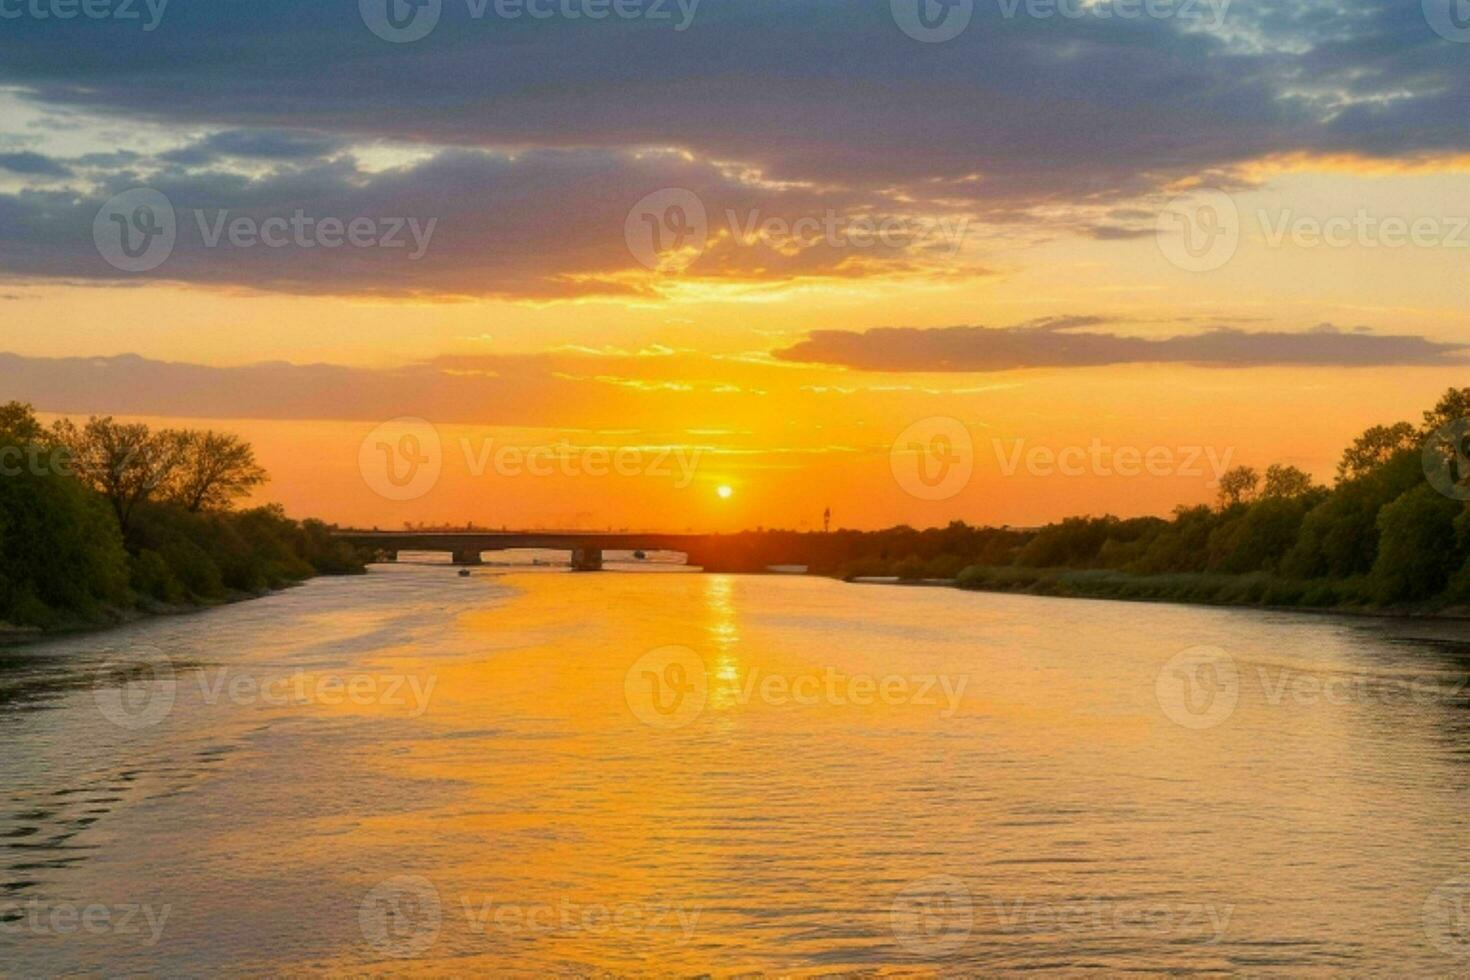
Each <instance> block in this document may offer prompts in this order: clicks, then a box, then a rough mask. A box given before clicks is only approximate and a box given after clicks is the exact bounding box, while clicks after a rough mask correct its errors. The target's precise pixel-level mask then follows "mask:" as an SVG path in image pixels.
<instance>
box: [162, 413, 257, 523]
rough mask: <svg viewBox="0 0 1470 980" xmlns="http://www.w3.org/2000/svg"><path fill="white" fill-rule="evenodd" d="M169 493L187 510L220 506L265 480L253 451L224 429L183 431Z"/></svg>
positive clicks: (244, 493)
mask: <svg viewBox="0 0 1470 980" xmlns="http://www.w3.org/2000/svg"><path fill="white" fill-rule="evenodd" d="M180 449H181V457H180V459H179V463H178V466H177V468H176V470H175V472H174V473H173V475H172V479H171V480H170V483H169V486H168V497H169V499H171V500H174V501H176V502H178V503H180V504H182V505H183V506H184V508H185V509H187V510H190V511H200V510H223V509H226V508H228V507H229V506H230V505H231V504H233V503H234V502H235V500H236V499H238V498H240V497H243V496H245V495H246V494H248V493H250V491H251V490H252V489H253V488H255V487H257V486H259V485H261V484H262V483H264V482H265V481H266V479H267V477H266V473H265V470H263V469H261V467H260V466H259V465H257V464H256V462H255V451H254V450H253V449H251V447H250V444H249V443H248V442H245V441H243V440H242V439H240V437H239V436H235V435H231V434H229V433H225V432H186V433H184V436H183V440H182V444H181V446H180Z"/></svg>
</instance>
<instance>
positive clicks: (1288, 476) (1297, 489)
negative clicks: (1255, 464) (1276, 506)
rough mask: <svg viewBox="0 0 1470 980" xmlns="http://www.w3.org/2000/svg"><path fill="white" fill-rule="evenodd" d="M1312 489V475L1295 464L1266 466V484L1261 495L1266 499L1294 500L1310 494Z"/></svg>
mask: <svg viewBox="0 0 1470 980" xmlns="http://www.w3.org/2000/svg"><path fill="white" fill-rule="evenodd" d="M1312 490H1313V487H1312V478H1311V476H1310V475H1308V474H1307V473H1305V472H1303V471H1302V470H1299V469H1297V468H1296V467H1295V466H1282V465H1281V464H1280V463H1272V464H1271V465H1270V466H1268V467H1266V485H1265V487H1264V488H1263V489H1262V490H1261V497H1262V498H1263V499H1265V500H1275V499H1284V500H1294V499H1295V498H1297V497H1305V496H1307V495H1309V494H1310V493H1311V492H1312Z"/></svg>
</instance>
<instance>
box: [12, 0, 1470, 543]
mask: <svg viewBox="0 0 1470 980" xmlns="http://www.w3.org/2000/svg"><path fill="white" fill-rule="evenodd" d="M390 3H391V4H392V5H393V6H392V8H391V9H389V8H388V6H387V5H388V4H390ZM920 3H922V4H923V5H924V7H923V9H922V10H920V9H917V5H918V4H920ZM1456 3H1458V0H1424V3H1423V4H1422V5H1421V3H1420V2H1419V0H1292V2H1280V3H1277V2H1265V0H1257V2H1251V0H1236V2H1234V3H1226V2H1225V0H1214V2H1211V0H1176V2H1173V3H1168V2H1165V0H1153V2H1151V3H1148V4H1145V3H1144V2H1143V0H1117V2H1084V0H1073V2H1063V3H1062V5H1061V10H1058V9H1057V6H1056V4H1055V3H1038V2H1037V0H1031V2H1026V0H1016V2H1011V0H953V2H952V3H951V4H949V5H944V4H940V3H938V2H936V0H892V2H891V3H890V2H889V0H882V2H872V0H861V2H840V3H839V2H832V0H743V2H731V0H723V2H721V0H703V2H699V3H695V2H693V0H684V2H683V3H682V4H680V3H676V2H674V0H620V2H619V3H618V4H616V5H614V4H612V3H611V0H604V2H602V3H599V2H598V0H556V2H555V3H551V2H540V0H527V2H526V3H508V2H506V0H501V2H500V3H496V2H489V3H488V6H487V5H484V4H480V3H479V2H478V0H418V5H414V4H412V3H409V2H408V0H361V3H357V2H351V0H319V2H300V0H252V2H250V3H225V2H204V0H172V2H171V3H162V0H153V2H152V3H151V4H148V3H143V2H141V0H140V2H138V3H135V4H131V5H130V6H131V7H132V8H133V12H136V13H137V14H138V15H139V16H138V18H137V19H131V18H129V17H126V16H123V11H122V10H120V9H114V8H120V7H121V0H114V2H112V3H111V4H110V5H109V4H108V3H107V2H104V0H96V4H97V8H96V9H97V10H98V11H107V10H111V11H112V14H110V15H108V16H91V17H88V16H77V17H74V18H70V19H61V18H59V17H57V16H54V12H55V11H54V10H53V7H54V5H53V4H52V0H0V275H3V278H4V281H3V282H0V324H3V327H0V352H3V353H0V400H7V399H9V398H20V399H22V400H26V401H30V402H32V403H34V404H35V405H36V407H37V408H38V409H39V410H41V411H42V412H45V413H49V414H50V415H54V414H57V413H65V414H73V415H81V416H85V415H86V414H89V413H106V414H115V415H119V416H129V417H140V418H146V419H148V420H150V421H151V422H154V423H156V424H159V425H201V426H203V425H207V426H211V427H215V428H224V429H230V430H233V431H238V432H240V433H242V434H244V435H246V436H247V437H248V438H250V439H251V440H252V441H253V442H254V443H255V445H256V448H257V451H258V454H259V456H260V459H261V461H262V463H263V464H264V465H265V466H266V467H267V468H268V469H269V470H270V472H271V474H272V480H271V482H270V483H269V484H268V485H267V486H266V487H265V488H263V490H262V491H261V493H260V494H258V496H257V499H259V500H263V501H278V502H281V503H283V504H285V505H286V507H287V509H288V510H289V511H290V512H291V513H292V514H293V515H295V516H320V517H324V518H327V519H330V520H335V521H341V522H344V523H353V524H359V525H379V526H383V527H396V526H398V525H400V524H402V523H403V522H405V521H413V522H421V521H429V522H464V521H475V522H477V523H480V524H488V525H496V526H499V525H502V524H504V525H509V526H512V527H517V526H558V527H570V526H578V527H646V528H667V529H683V528H686V527H688V528H698V529H720V530H729V529H735V528H739V527H746V526H755V525H764V526H768V527H770V526H783V527H808V528H810V527H820V526H821V515H822V510H823V508H825V507H829V506H830V507H831V509H832V511H833V523H834V525H839V526H849V527H877V526H883V525H888V524H893V523H899V522H904V523H909V524H913V525H917V526H925V525H930V524H936V523H944V522H947V521H949V520H952V519H956V518H960V519H965V520H967V521H970V522H971V523H1011V524H1034V523H1039V522H1042V521H1046V520H1051V519H1055V518H1059V517H1062V516H1065V515H1068V514H1074V513H1103V512H1113V513H1119V514H1125V515H1135V514H1144V513H1165V512H1167V511H1168V510H1169V509H1170V508H1172V507H1173V506H1174V505H1175V504H1177V503H1181V502H1200V501H1204V500H1208V499H1211V498H1212V497H1213V494H1214V489H1213V486H1212V479H1213V477H1214V475H1216V472H1217V470H1218V466H1216V465H1215V464H1217V463H1218V464H1220V465H1225V464H1227V463H1228V464H1230V465H1233V464H1239V463H1244V464H1249V465H1255V466H1264V465H1265V464H1268V463H1271V462H1285V463H1291V464H1294V465H1297V466H1300V467H1302V468H1304V469H1307V470H1308V471H1310V472H1312V473H1313V474H1314V475H1316V476H1317V477H1318V478H1319V479H1322V480H1324V481H1325V480H1330V478H1331V475H1332V472H1333V469H1334V465H1335V462H1336V459H1337V456H1338V454H1339V452H1340V450H1341V448H1342V446H1343V445H1344V444H1345V443H1346V442H1347V441H1348V440H1349V439H1351V438H1352V437H1353V436H1354V435H1355V434H1357V433H1358V432H1359V431H1361V430H1362V429H1363V428H1365V427H1366V426H1368V425H1371V424H1375V423H1380V422H1392V421H1396V420H1399V419H1417V418H1418V414H1419V412H1420V411H1421V410H1422V409H1424V408H1425V407H1427V406H1428V405H1429V404H1431V403H1432V402H1433V401H1434V399H1435V398H1436V396H1437V395H1438V394H1439V393H1440V392H1441V391H1442V390H1443V389H1444V388H1446V387H1447V386H1449V385H1451V384H1461V385H1463V384H1465V383H1467V380H1466V379H1467V374H1466V360H1465V351H1466V349H1467V347H1470V303H1467V300H1470V292H1467V291H1470V278H1467V268H1470V112H1467V106H1470V26H1466V27H1463V28H1462V27H1461V26H1460V25H1461V24H1462V23H1464V21H1462V20H1457V19H1455V18H1454V17H1453V16H1452V15H1453V14H1454V13H1455V9H1456V8H1454V6H1453V5H1454V4H1456ZM61 6H62V7H65V6H66V4H65V3H64V2H63V3H62V4H61ZM531 8H534V9H535V10H536V12H537V13H540V14H548V15H547V16H533V15H532V14H531V13H530V12H529V10H530V9H531ZM597 11H601V12H602V13H603V14H604V15H605V16H601V17H597V16H595V12H597ZM616 11H622V13H621V14H620V13H618V12H616ZM1046 11H1050V15H1044V14H1045V12H1046ZM1140 11H1143V12H1140ZM1149 11H1151V12H1152V13H1151V14H1150V13H1149ZM1130 13H1131V14H1132V15H1131V16H1130ZM42 14H45V16H42ZM570 14H576V15H577V16H570ZM966 17H967V18H968V19H967V20H966V19H965V18H966ZM956 18H957V19H956ZM405 23H406V24H408V26H407V27H403V26H395V25H403V24H405ZM936 23H938V24H939V25H940V26H939V27H933V26H926V25H933V24H936ZM936 31H937V32H938V34H937V35H936V33H935V32H936ZM419 34H422V36H416V35H419ZM950 35H952V36H950ZM142 195H146V196H142ZM159 202H162V204H161V205H160V203H159ZM143 204H147V205H148V207H149V208H150V209H151V210H149V211H148V212H147V214H142V213H141V212H140V211H139V208H140V207H141V206H142V205H143ZM237 220H238V221H241V222H242V224H241V225H240V226H239V231H238V233H237V232H236V231H231V230H230V229H231V227H232V225H231V223H232V222H235V221H237ZM293 220H295V221H296V223H297V225H298V226H300V229H304V230H300V231H299V234H298V231H297V230H293V231H291V232H289V233H287V232H282V231H281V229H284V228H286V227H287V225H288V224H289V223H291V222H292V221H293ZM272 221H274V225H272V224H271V222H272ZM323 221H326V222H327V223H328V225H321V222H323ZM150 222H164V224H162V225H159V224H151V223H150ZM303 222H305V223H304V224H303ZM332 222H335V223H336V224H337V225H338V228H337V229H336V231H335V235H334V233H333V232H332V231H331V230H329V227H328V226H329V225H330V224H331V223H332ZM165 226H166V227H167V229H168V237H169V238H170V239H171V243H167V249H166V253H167V254H166V255H164V254H162V253H158V252H150V253H149V255H148V256H146V257H145V258H143V259H138V260H137V261H138V262H139V263H140V264H145V265H151V267H150V268H146V269H140V270H136V271H134V270H130V269H127V268H122V267H120V265H122V266H125V265H127V264H128V262H129V261H130V259H120V258H119V255H120V253H119V252H118V251H117V246H118V243H119V239H118V238H117V236H118V235H120V234H122V233H124V232H126V233H127V234H128V235H129V236H131V235H133V234H134V233H135V232H136V233H137V234H138V235H139V236H142V235H143V233H144V232H145V231H146V230H148V229H154V230H157V229H159V228H163V227H165ZM349 226H355V227H357V228H358V229H359V232H358V235H357V237H358V238H360V240H361V242H360V244H352V243H346V242H342V241H341V238H342V237H343V236H344V235H345V231H344V229H345V228H347V227H349ZM293 227H295V226H293ZM271 228H274V229H275V232H276V233H279V234H277V235H276V237H274V238H273V239H272V241H273V244H268V243H267V242H266V241H264V240H262V239H263V238H270V237H271V236H272V234H273V233H272V232H271V230H270V229H271ZM109 235H111V236H113V237H112V238H111V239H109V238H108V236H109ZM215 236H217V237H215ZM129 240H131V238H130V239H129ZM140 240H141V239H140ZM147 240H148V241H153V240H154V239H152V238H149V239H147ZM334 240H336V241H337V243H336V244H332V242H333V241H334ZM159 241H163V240H162V239H159ZM660 246H662V247H660ZM151 247H152V246H150V248H151ZM152 259H157V260H158V261H157V262H156V264H153V263H152ZM404 417H411V418H414V419H421V420H423V421H424V423H425V424H426V425H427V426H428V427H429V429H430V430H431V431H432V432H433V434H434V437H435V438H436V439H437V443H438V445H437V448H434V449H433V450H432V451H433V453H434V455H435V459H434V462H433V465H434V468H435V470H436V473H437V476H436V479H434V480H433V481H432V485H431V486H428V487H426V488H422V492H420V493H416V494H414V495H412V496H411V497H409V498H408V499H392V497H393V496H394V495H393V494H392V493H391V492H390V493H389V494H387V495H385V494H384V493H383V492H382V487H381V485H380V481H377V480H375V478H374V477H373V475H372V474H371V473H365V472H364V470H365V469H371V466H370V465H369V464H368V463H366V462H365V460H369V459H371V458H373V456H374V453H375V452H376V451H377V448H376V447H377V445H378V442H379V441H383V440H379V439H378V437H376V436H373V435H372V433H374V432H375V430H378V431H380V432H387V433H388V436H387V437H385V441H384V444H385V445H388V446H390V447H402V446H405V445H413V446H418V447H420V448H421V449H424V450H425V451H429V448H430V447H425V446H424V444H423V442H422V440H419V441H416V442H414V443H412V444H405V443H402V442H401V440H400V437H401V436H402V434H403V432H404V431H408V430H403V424H402V423H391V424H389V425H388V427H387V429H381V428H380V427H382V426H383V425H384V424H385V423H390V420H394V419H400V418H404ZM936 420H937V421H936ZM414 425H417V423H414ZM956 426H957V427H958V431H960V432H962V433H963V434H964V437H965V438H967V439H968V440H969V445H968V446H960V447H959V448H958V450H957V451H959V452H961V453H962V454H964V455H965V456H966V459H967V462H966V464H965V465H966V467H967V469H968V470H970V471H972V472H969V475H968V477H967V478H965V479H962V480H958V481H957V482H956V483H954V484H953V485H951V486H948V487H942V488H936V487H933V486H930V485H929V484H921V485H920V486H919V487H917V488H916V487H915V485H914V483H913V481H912V480H911V479H907V478H906V477H905V471H904V467H905V466H906V465H910V464H911V463H912V460H908V459H906V457H905V454H906V453H908V452H910V450H911V449H912V448H913V447H915V446H918V447H921V448H920V449H918V450H914V451H919V452H922V451H925V450H927V448H929V447H931V446H934V445H938V444H937V443H934V442H933V438H934V436H935V434H936V433H941V434H943V433H948V434H949V435H953V434H954V432H955V431H956ZM412 432H413V433H414V434H415V435H418V434H422V430H420V429H413V430H412ZM905 433H911V434H912V435H905ZM901 437H902V438H901ZM951 444H952V440H951V441H950V442H945V443H943V445H944V446H946V447H948V446H950V445H951ZM507 446H509V447H515V448H519V449H521V450H523V451H527V452H531V453H532V454H533V455H534V454H535V453H537V452H544V453H546V454H547V458H554V459H555V460H557V461H558V462H556V463H555V464H554V465H551V466H550V467H549V470H548V471H547V472H546V473H545V474H544V475H538V474H537V473H533V472H528V471H527V470H526V468H525V467H520V466H516V465H514V464H513V462H512V463H507V462H506V460H505V457H503V456H502V457H497V455H496V450H497V448H503V447H507ZM1095 447H1101V450H1103V451H1106V452H1108V453H1110V454H1112V455H1114V456H1115V455H1116V454H1117V452H1118V451H1120V450H1128V451H1136V452H1137V453H1138V454H1139V455H1140V456H1146V455H1147V454H1148V453H1149V452H1150V451H1153V452H1154V459H1155V461H1156V463H1157V464H1158V465H1157V466H1156V467H1155V468H1154V469H1155V470H1156V472H1151V473H1150V472H1142V473H1136V474H1133V475H1126V474H1121V473H1119V472H1116V469H1117V467H1108V466H1102V467H1100V466H1098V465H1097V464H1096V462H1095V460H1096V458H1097V455H1096V452H1097V450H1096V449H1095ZM589 449H592V450H593V451H594V456H593V457H592V458H591V460H590V462H591V463H592V465H591V466H590V467H589V466H588V465H586V464H587V463H589V458H588V457H587V451H588V450H589ZM618 449H622V450H623V451H624V454H623V456H621V457H618V456H616V455H615V451H616V450H618ZM1038 449H1039V450H1042V451H1043V453H1042V455H1041V456H1039V457H1038V456H1037V455H1036V454H1035V453H1033V452H1032V451H1033V450H1038ZM1069 449H1071V450H1073V458H1076V457H1077V456H1078V455H1079V454H1078V452H1077V451H1078V450H1085V451H1087V453H1088V454H1090V455H1089V457H1088V458H1089V462H1088V463H1086V464H1084V465H1081V466H1080V468H1079V469H1078V471H1076V472H1072V473H1059V472H1057V471H1056V468H1055V467H1054V466H1051V465H1050V464H1048V463H1047V462H1046V456H1045V453H1046V452H1050V453H1062V452H1065V451H1067V450H1069ZM388 451H389V452H392V451H393V449H390V450H388ZM598 451H603V452H602V455H603V456H605V457H607V458H610V459H622V460H624V461H625V462H627V463H628V465H629V469H628V472H625V473H617V472H613V473H610V474H608V475H588V474H587V473H586V472H585V470H587V469H589V468H590V469H594V470H595V469H596V468H597V466H596V459H597V458H599V457H598V456H597V455H596V454H597V452H598ZM568 459H571V460H574V461H577V463H578V465H568V464H567V462H566V461H567V460H568ZM487 460H489V461H490V462H489V463H488V465H483V464H486V461H487ZM497 460H499V461H497ZM689 461H692V463H691V467H690V468H689V469H688V470H687V471H686V470H683V469H681V465H682V463H684V462H689ZM1018 461H1019V462H1018ZM722 486H728V487H730V488H731V491H732V492H731V493H730V494H729V496H728V498H723V497H721V496H720V495H719V494H718V493H717V492H716V491H717V489H718V488H719V487H722ZM397 496H406V495H405V494H397Z"/></svg>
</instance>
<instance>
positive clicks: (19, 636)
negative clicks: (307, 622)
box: [0, 568, 367, 648]
mask: <svg viewBox="0 0 1470 980" xmlns="http://www.w3.org/2000/svg"><path fill="white" fill-rule="evenodd" d="M366 571H367V570H366V569H365V568H364V569H362V570H360V571H350V572H330V573H327V572H323V573H320V574H318V575H312V576H309V577H307V578H304V579H297V580H293V581H289V582H284V583H282V584H280V585H277V586H274V587H272V588H268V589H260V590H258V591H245V590H241V589H231V590H229V591H228V592H226V593H225V594H223V595H219V596H211V597H207V598H198V599H193V600H189V601H185V602H160V601H158V600H154V599H141V600H140V601H139V602H138V603H137V604H135V605H132V606H113V607H108V608H106V609H104V610H103V611H102V612H101V613H99V615H98V616H97V617H96V618H92V619H82V618H74V619H69V620H63V621H60V622H57V623H55V624H53V625H50V626H46V627H40V626H16V625H14V624H12V623H7V622H4V621H0V648H5V647H14V646H21V645H24V644H26V643H36V642H39V641H41V640H51V639H56V638H57V637H62V636H81V635H86V634H88V633H101V632H103V631H105V630H111V629H117V628H118V627H121V626H128V625H130V624H132V623H138V622H143V621H145V620H149V619H157V618H159V617H161V616H187V615H190V614H192V613H202V612H208V611H209V610H211V609H218V608H220V607H222V606H232V605H234V604H235V603H238V602H249V601H250V600H252V599H264V598H266V597H267V596H273V595H279V594H280V593H282V592H284V591H286V590H287V589H294V588H297V587H298V586H301V585H304V584H305V583H307V582H309V581H311V580H312V579H313V578H323V577H336V576H339V575H364V574H366Z"/></svg>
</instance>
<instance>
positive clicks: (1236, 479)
mask: <svg viewBox="0 0 1470 980" xmlns="http://www.w3.org/2000/svg"><path fill="white" fill-rule="evenodd" d="M1260 482H1261V476H1260V474H1259V473H1257V472H1256V471H1255V470H1253V469H1251V468H1250V467H1249V466H1236V467H1234V468H1233V469H1228V470H1226V471H1225V472H1224V473H1222V474H1220V490H1219V502H1220V509H1221V510H1228V509H1229V508H1231V507H1234V506H1235V505H1236V504H1243V503H1246V502H1248V501H1249V500H1251V498H1253V497H1254V496H1255V495H1256V487H1257V485H1259V484H1260Z"/></svg>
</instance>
